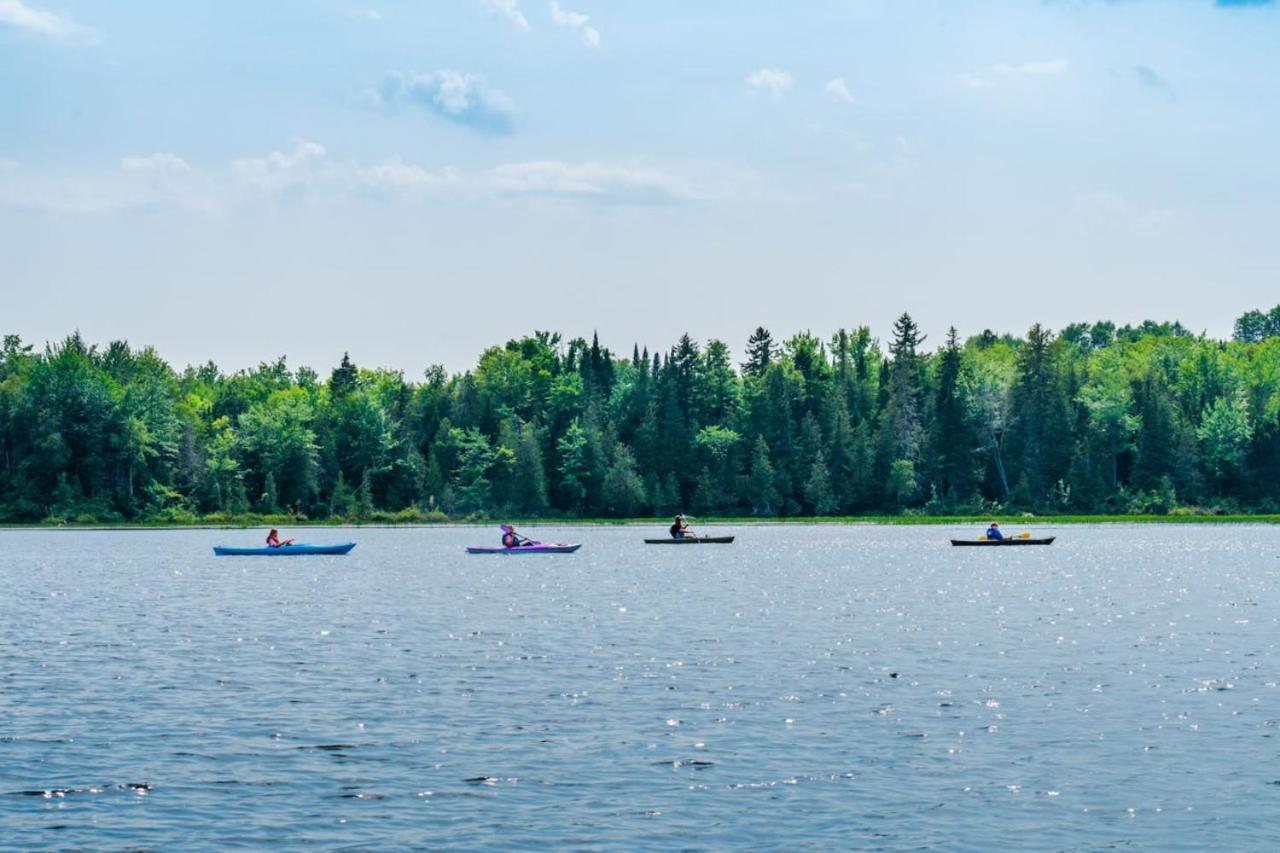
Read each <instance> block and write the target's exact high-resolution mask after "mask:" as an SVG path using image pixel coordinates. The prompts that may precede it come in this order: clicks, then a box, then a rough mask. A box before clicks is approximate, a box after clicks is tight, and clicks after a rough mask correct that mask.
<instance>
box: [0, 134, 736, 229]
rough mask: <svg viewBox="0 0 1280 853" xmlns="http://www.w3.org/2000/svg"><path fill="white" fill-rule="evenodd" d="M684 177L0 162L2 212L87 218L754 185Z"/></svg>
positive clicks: (542, 170)
mask: <svg viewBox="0 0 1280 853" xmlns="http://www.w3.org/2000/svg"><path fill="white" fill-rule="evenodd" d="M683 171H684V172H685V173H687V174H681V173H680V172H676V171H672V170H669V169H666V168H661V167H659V166H655V165H652V164H646V163H637V162H626V163H601V162H577V163H575V162H567V161H562V160H537V161H528V162H514V163H502V164H499V165H496V166H493V167H490V168H486V169H479V170H471V171H461V170H457V169H453V168H440V169H431V168H428V167H425V166H422V165H419V164H415V163H410V162H406V161H405V160H403V159H401V158H399V157H391V158H387V159H384V160H381V161H377V162H374V163H371V164H362V163H358V162H354V161H344V160H337V159H334V158H332V157H331V156H330V155H329V154H328V153H327V152H326V151H325V149H324V147H323V146H321V145H318V144H317V143H314V142H310V141H307V140H305V139H299V140H296V141H295V142H294V144H293V146H292V147H291V148H288V149H285V150H280V151H273V152H270V153H268V154H266V155H263V156H257V157H244V158H240V159H236V160H232V161H231V162H230V163H228V164H227V165H226V166H224V167H221V168H215V169H202V168H199V167H196V166H193V165H191V164H190V163H188V162H187V161H186V160H184V159H182V158H181V157H179V156H177V155H176V154H171V153H167V152H161V153H155V154H150V155H139V156H130V157H125V158H123V159H122V160H121V161H120V166H119V168H118V169H114V170H107V171H104V172H97V173H91V174H79V175H75V174H38V173H29V172H24V171H23V170H22V169H21V168H20V167H19V166H18V165H17V164H12V163H8V162H7V161H0V174H3V175H4V177H5V180H4V181H3V182H0V208H5V207H8V208H13V209H18V210H29V211H37V212H41V213H53V214H67V215H91V214H114V213H123V212H128V211H142V210H175V211H187V212H192V213H199V214H205V215H214V216H222V215H229V214H232V213H234V212H236V211H240V210H253V209H258V208H261V207H263V206H267V207H271V206H275V205H278V204H304V203H308V202H324V201H338V202H342V203H349V202H350V201H352V200H361V199H363V200H367V201H378V202H382V203H389V204H424V203H431V202H448V203H455V202H459V201H461V202H467V203H486V202H497V201H504V202H505V201H511V200H514V199H521V198H524V199H561V200H564V201H567V202H589V203H592V204H606V205H654V204H672V203H683V202H690V201H697V200H709V199H713V198H720V197H727V195H731V194H733V193H734V192H740V191H741V188H742V187H743V186H744V185H750V184H751V176H750V175H744V174H742V173H740V172H734V173H732V174H730V173H727V172H725V171H724V170H723V169H718V167H717V166H716V165H715V164H696V165H690V166H689V167H688V168H687V169H685V170H683Z"/></svg>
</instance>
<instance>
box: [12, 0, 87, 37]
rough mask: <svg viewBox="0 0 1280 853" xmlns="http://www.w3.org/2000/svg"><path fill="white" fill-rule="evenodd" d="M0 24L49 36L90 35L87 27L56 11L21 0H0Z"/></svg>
mask: <svg viewBox="0 0 1280 853" xmlns="http://www.w3.org/2000/svg"><path fill="white" fill-rule="evenodd" d="M0 24H7V25H9V26H11V27H16V28H17V29H20V30H25V31H26V32H29V33H36V34H37V35H42V36H48V37H49V38H63V39H70V38H84V37H87V36H90V35H92V31H91V30H90V29H88V28H87V27H83V26H81V25H80V24H78V23H76V22H75V21H73V20H72V19H71V18H68V17H66V16H65V15H59V14H58V13H56V12H46V11H43V10H41V9H33V8H31V7H30V6H28V5H27V4H25V3H23V2H22V0H0Z"/></svg>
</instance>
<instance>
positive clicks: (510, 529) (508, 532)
mask: <svg viewBox="0 0 1280 853" xmlns="http://www.w3.org/2000/svg"><path fill="white" fill-rule="evenodd" d="M528 544H529V540H528V539H525V538H524V537H523V536H521V535H520V534H519V533H516V528H515V525H513V524H504V525H502V547H503V548H519V547H520V546H521V545H528Z"/></svg>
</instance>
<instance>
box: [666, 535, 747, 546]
mask: <svg viewBox="0 0 1280 853" xmlns="http://www.w3.org/2000/svg"><path fill="white" fill-rule="evenodd" d="M732 541H733V537H732V536H688V537H685V538H684V539H671V538H669V537H668V538H667V539H646V540H644V544H646V545H728V544H729V543H731V542H732Z"/></svg>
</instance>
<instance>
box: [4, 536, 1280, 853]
mask: <svg viewBox="0 0 1280 853" xmlns="http://www.w3.org/2000/svg"><path fill="white" fill-rule="evenodd" d="M528 532H529V533H531V534H535V535H537V536H539V537H540V538H543V539H545V540H548V541H554V540H560V541H573V542H578V541H581V542H584V543H585V545H584V547H583V548H582V550H581V551H579V552H578V553H577V554H573V555H543V556H528V555H526V556H520V557H510V556H467V555H465V554H464V553H463V548H464V546H466V545H467V544H488V543H489V542H490V541H492V540H496V532H495V531H492V530H488V529H457V528H448V529H426V530H421V529H393V530H383V529H360V530H320V529H312V530H306V531H303V533H304V534H305V535H303V536H302V537H300V538H303V539H305V540H307V541H312V542H326V541H343V540H346V539H349V538H353V539H355V540H356V541H358V542H359V545H358V547H357V548H356V549H355V550H354V551H353V552H352V553H351V554H350V555H348V556H345V557H295V558H288V559H278V558H272V559H262V558H256V559H255V558H252V557H248V558H233V557H222V558H215V557H213V556H212V552H211V550H210V546H211V545H213V544H216V543H225V544H253V543H255V542H256V541H257V539H258V538H259V537H258V534H257V532H256V531H255V532H241V531H161V532H156V531H136V532H87V531H86V532H76V531H6V532H0V553H2V554H3V560H2V561H0V573H2V574H3V577H2V579H0V580H2V581H3V593H2V594H0V652H2V654H3V667H2V668H0V825H2V826H3V827H4V831H3V837H2V838H0V845H3V846H4V847H6V848H12V849H29V848H31V847H91V848H92V847H117V846H121V845H125V844H130V845H141V846H154V847H182V848H184V849H192V848H201V847H203V848H221V847H226V846H230V845H241V846H248V847H261V846H266V845H271V846H273V847H282V846H315V845H322V846H336V845H345V844H356V845H370V844H372V845H375V846H384V847H385V846H407V845H422V846H448V845H456V846H468V847H472V846H481V845H502V846H522V845H535V844H536V845H542V846H565V845H572V846H589V847H617V848H633V847H642V846H680V847H711V846H729V845H745V844H751V845H757V846H765V847H768V846H777V847H783V846H788V847H790V846H795V845H798V844H799V845H804V844H810V845H821V846H838V847H886V848H896V847H921V846H926V847H927V846H941V847H952V846H959V847H968V848H972V849H983V848H987V849H990V848H999V847H1007V846H1009V844H1010V838H1011V836H1010V833H1017V835H1016V838H1017V839H1018V841H1017V844H1016V845H1015V846H1017V847H1019V848H1022V849H1060V848H1065V847H1081V846H1084V847H1089V848H1096V847H1105V846H1121V845H1123V846H1127V847H1130V848H1135V849H1162V850H1168V849H1175V848H1181V849H1195V848H1199V847H1203V846H1205V845H1211V846H1214V847H1219V848H1230V849H1269V848H1271V847H1272V846H1273V843H1274V839H1275V826H1276V823H1277V820H1278V819H1280V766H1278V765H1277V762H1276V759H1277V741H1276V740H1275V739H1274V736H1275V734H1276V732H1277V730H1278V729H1280V688H1278V687H1277V682H1278V681H1280V656H1278V653H1277V640H1278V638H1280V633H1278V632H1277V627H1278V625H1277V621H1278V619H1280V529H1277V528H1273V527H1261V526H1229V527H1228V526H1222V527H1218V526H1196V525H1179V526H1171V525H1170V526H1166V525H1133V526H1107V527H1063V528H1059V529H1056V530H1054V531H1052V532H1053V533H1055V534H1056V535H1057V536H1058V541H1057V542H1056V544H1054V545H1053V546H1051V547H1047V548H1043V547H1032V548H1004V549H998V550H996V549H980V548H968V549H961V548H952V547H950V546H949V545H948V543H947V539H948V538H949V537H951V536H960V535H964V536H973V535H976V534H977V532H979V531H975V530H964V531H957V530H955V529H948V528H942V527H923V526H922V527H875V526H853V527H841V526H822V527H813V526H799V525H795V526H790V525H789V526H774V527H742V528H738V529H736V530H734V531H732V532H734V533H736V534H737V535H738V541H737V542H736V543H735V544H733V545H728V546H699V547H694V548H686V547H682V548H672V547H645V546H644V545H642V544H641V541H640V540H641V538H642V536H644V535H653V533H652V531H649V530H647V529H641V528H586V527H579V528H562V529H540V530H537V531H532V530H531V531H528ZM717 532H719V531H717ZM290 535H296V534H290Z"/></svg>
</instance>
